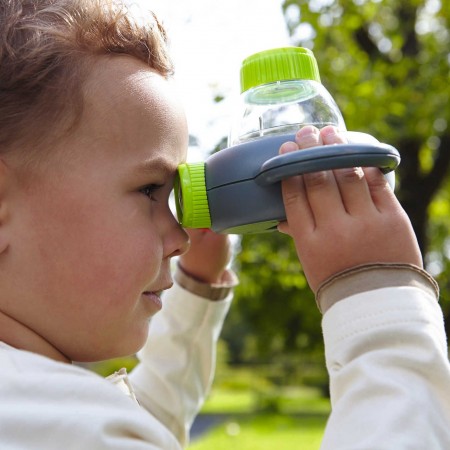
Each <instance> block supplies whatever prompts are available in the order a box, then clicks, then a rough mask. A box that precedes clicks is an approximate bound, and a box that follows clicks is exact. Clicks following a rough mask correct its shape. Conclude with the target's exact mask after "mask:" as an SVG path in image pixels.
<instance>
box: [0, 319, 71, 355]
mask: <svg viewBox="0 0 450 450" xmlns="http://www.w3.org/2000/svg"><path fill="white" fill-rule="evenodd" d="M0 341H3V342H5V343H6V344H8V345H10V346H11V347H14V348H17V349H20V350H27V351H29V352H33V353H38V354H40V355H43V356H47V357H48V358H51V359H54V360H56V361H60V362H65V363H70V362H71V361H70V360H69V358H67V356H66V355H64V354H63V353H62V352H60V351H59V350H58V349H57V348H56V347H54V346H53V345H52V344H51V343H50V342H48V341H47V340H46V339H44V338H43V337H42V336H41V335H39V334H37V333H36V332H35V331H33V330H32V329H30V328H28V327H27V326H26V325H24V324H23V323H21V322H19V321H17V320H16V319H14V318H12V317H11V316H8V315H7V314H5V313H3V312H2V311H0Z"/></svg>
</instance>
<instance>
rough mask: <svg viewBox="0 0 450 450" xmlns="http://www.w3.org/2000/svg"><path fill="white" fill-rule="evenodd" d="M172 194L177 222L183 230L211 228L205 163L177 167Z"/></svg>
mask: <svg viewBox="0 0 450 450" xmlns="http://www.w3.org/2000/svg"><path fill="white" fill-rule="evenodd" d="M174 193H175V206H176V209H177V216H178V221H179V222H180V224H181V225H182V226H183V227H184V228H211V216H210V213H209V205H208V195H207V193H206V180H205V163H203V162H201V163H190V164H181V165H180V166H178V170H177V176H176V178H175V184H174Z"/></svg>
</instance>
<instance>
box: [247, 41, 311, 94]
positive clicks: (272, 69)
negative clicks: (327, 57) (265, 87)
mask: <svg viewBox="0 0 450 450" xmlns="http://www.w3.org/2000/svg"><path fill="white" fill-rule="evenodd" d="M285 80H314V81H318V82H319V83H320V74H319V68H318V66H317V61H316V58H315V57H314V54H313V52H312V51H311V50H309V49H307V48H302V47H282V48H274V49H271V50H265V51H263V52H259V53H255V54H253V55H251V56H249V57H248V58H246V59H245V60H244V61H243V62H242V66H241V92H244V91H247V90H248V89H251V88H253V87H256V86H260V85H262V84H267V83H274V82H276V81H285Z"/></svg>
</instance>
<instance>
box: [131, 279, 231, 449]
mask: <svg viewBox="0 0 450 450" xmlns="http://www.w3.org/2000/svg"><path fill="white" fill-rule="evenodd" d="M175 278H176V277H175ZM230 303H231V291H229V293H228V295H227V296H226V298H225V299H222V300H216V301H210V300H209V299H207V298H205V297H200V296H198V295H195V294H193V293H191V292H188V291H187V290H185V289H183V288H182V287H180V286H179V285H178V284H177V283H176V284H175V285H174V286H173V288H172V289H170V290H169V291H167V292H166V293H165V296H164V298H163V305H164V306H163V310H162V311H161V313H159V314H158V315H157V316H155V317H154V319H153V320H152V323H151V326H150V333H149V337H148V342H147V344H146V345H145V347H144V348H143V350H142V351H141V352H140V353H139V359H140V361H141V362H140V364H139V365H138V367H137V368H136V369H135V370H134V371H133V372H132V374H131V375H130V378H131V381H132V383H133V386H134V388H135V390H136V393H137V397H138V400H139V402H140V403H141V405H142V406H143V407H145V408H146V409H148V410H149V411H150V412H151V413H152V414H153V415H155V416H156V417H158V418H159V419H160V420H161V422H162V423H164V424H165V425H166V426H167V427H168V428H169V429H170V430H171V431H172V432H173V433H174V434H175V435H176V437H177V438H178V440H179V441H180V442H181V443H182V445H186V443H187V440H188V432H189V428H190V426H191V424H192V421H193V419H194V417H195V415H196V414H197V413H198V410H199V408H200V407H201V404H202V402H203V400H204V397H205V395H206V393H207V391H208V389H209V387H210V384H211V381H212V377H213V374H214V369H215V359H216V343H217V340H218V337H219V334H220V331H221V328H222V324H223V321H224V319H225V316H226V314H227V312H228V309H229V306H230Z"/></svg>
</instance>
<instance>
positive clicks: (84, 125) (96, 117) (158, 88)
mask: <svg viewBox="0 0 450 450" xmlns="http://www.w3.org/2000/svg"><path fill="white" fill-rule="evenodd" d="M79 131H80V133H81V138H84V139H86V140H88V141H91V143H92V142H94V143H96V144H97V145H98V146H100V147H102V148H104V149H105V151H107V152H114V150H115V149H116V150H127V151H128V152H130V154H131V153H133V155H134V156H136V158H135V159H138V160H139V161H135V163H137V164H140V165H141V164H142V162H143V161H145V160H149V159H152V160H153V159H154V160H158V161H159V163H160V164H161V163H165V164H166V165H167V164H171V165H173V166H174V167H176V166H177V165H178V164H179V163H180V162H181V161H182V160H184V159H185V156H186V149H187V138H188V133H187V126H186V119H185V115H184V111H183V108H182V106H181V104H180V102H179V100H178V98H177V96H176V91H175V89H174V88H173V86H172V83H171V82H170V81H168V80H166V79H165V78H164V77H162V76H161V75H159V74H158V73H157V72H155V71H153V70H151V69H149V68H148V67H147V66H145V65H144V64H143V63H142V62H140V61H138V60H135V59H134V58H131V57H127V56H116V57H110V58H106V57H105V58H103V59H101V60H100V61H99V62H98V63H97V64H95V66H94V68H93V70H92V72H91V73H90V75H89V77H88V79H87V81H86V83H85V86H84V111H83V115H82V120H81V123H80V129H79ZM110 156H112V155H110ZM129 162H130V164H131V163H132V161H131V160H130V161H129Z"/></svg>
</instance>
